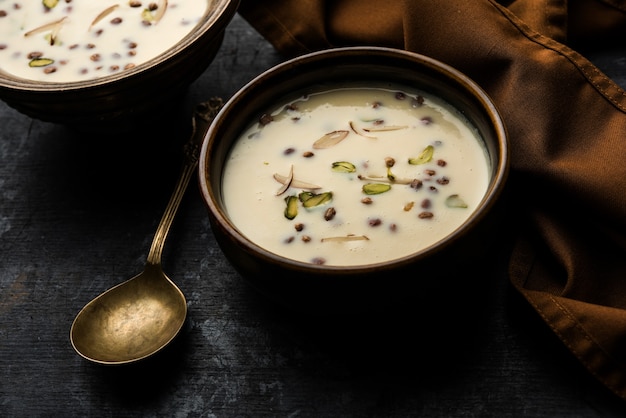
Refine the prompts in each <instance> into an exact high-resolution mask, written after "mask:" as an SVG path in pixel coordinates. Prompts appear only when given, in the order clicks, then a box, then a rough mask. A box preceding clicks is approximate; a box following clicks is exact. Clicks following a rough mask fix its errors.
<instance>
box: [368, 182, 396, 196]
mask: <svg viewBox="0 0 626 418" xmlns="http://www.w3.org/2000/svg"><path fill="white" fill-rule="evenodd" d="M389 190H391V185H390V184H386V183H367V184H364V185H363V193H365V194H380V193H385V192H387V191H389Z"/></svg>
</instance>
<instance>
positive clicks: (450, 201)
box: [446, 194, 467, 208]
mask: <svg viewBox="0 0 626 418" xmlns="http://www.w3.org/2000/svg"><path fill="white" fill-rule="evenodd" d="M446 206H447V207H449V208H466V207H467V203H465V201H464V200H463V199H461V197H459V195H458V194H452V195H450V196H448V197H447V198H446Z"/></svg>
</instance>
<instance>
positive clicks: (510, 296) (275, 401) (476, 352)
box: [0, 16, 626, 417]
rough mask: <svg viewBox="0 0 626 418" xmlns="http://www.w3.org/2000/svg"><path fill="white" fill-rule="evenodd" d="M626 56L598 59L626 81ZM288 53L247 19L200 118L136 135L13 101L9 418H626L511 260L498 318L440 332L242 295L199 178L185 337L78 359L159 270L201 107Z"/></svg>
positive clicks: (172, 270)
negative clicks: (133, 286) (121, 354)
mask: <svg viewBox="0 0 626 418" xmlns="http://www.w3.org/2000/svg"><path fill="white" fill-rule="evenodd" d="M623 57H624V53H623V51H618V52H615V51H612V52H606V53H597V54H595V55H594V56H593V59H594V61H595V62H597V63H598V65H600V66H601V68H603V69H605V70H606V72H607V73H608V74H609V75H611V76H613V77H614V78H615V79H616V80H618V81H619V82H620V83H621V84H622V85H626V60H625V59H624V58H623ZM281 59H282V58H281V57H280V56H279V55H277V54H276V53H275V51H274V50H273V49H272V47H271V46H270V45H269V44H268V43H267V42H265V41H264V40H263V39H262V38H260V36H259V35H258V34H257V33H256V32H254V31H253V29H251V28H250V26H248V25H247V23H245V22H244V21H243V20H242V19H241V18H240V17H239V16H236V17H235V19H234V20H233V22H232V24H231V25H230V26H229V28H228V31H227V34H226V39H225V41H224V44H223V46H222V48H221V51H220V53H219V55H218V56H217V58H216V60H215V61H214V62H213V64H212V65H211V67H210V68H209V69H208V70H207V71H206V73H205V74H204V75H203V76H202V77H201V79H199V80H198V81H197V82H196V83H194V84H193V85H192V87H191V89H190V91H189V94H188V95H187V97H186V98H185V106H184V108H183V109H182V111H181V115H182V116H184V117H182V116H181V115H178V116H177V115H173V117H172V122H169V123H168V122H164V121H157V122H156V123H157V124H158V126H153V125H154V123H155V122H153V121H150V120H146V121H145V122H146V128H145V132H143V134H142V135H140V136H137V137H135V138H127V137H124V136H121V137H120V136H113V135H104V136H103V135H98V134H97V133H77V132H73V131H70V130H68V129H67V128H65V127H62V126H57V125H52V124H49V123H44V122H40V121H37V120H32V119H30V118H29V117H26V116H24V115H22V114H20V113H18V112H16V111H14V110H13V109H11V108H9V107H8V106H6V105H5V104H4V103H0V254H1V258H0V289H1V290H0V416H4V417H14V416H15V417H39V416H94V417H96V416H110V417H123V416H168V417H169V416H171V417H174V416H176V417H185V416H203V417H231V416H237V417H261V416H276V417H321V416H329V417H331V416H332V417H339V416H342V417H343V416H346V417H347V416H358V417H365V416H380V417H401V416H402V417H404V416H427V417H451V416H455V417H460V416H468V417H490V416H493V417H573V416H577V417H594V416H603V417H606V416H615V417H617V416H626V406H625V405H624V404H623V403H622V402H621V401H619V400H618V399H616V398H615V397H614V396H613V395H612V394H610V393H609V392H608V391H606V390H605V389H604V388H603V387H602V386H600V385H599V384H598V383H596V381H595V380H594V379H593V378H592V377H590V376H589V375H588V374H587V372H586V371H585V370H583V368H582V367H581V366H580V365H579V364H578V363H577V362H576V361H575V360H574V359H573V358H572V357H571V356H570V354H569V353H568V352H567V351H566V350H565V349H564V347H562V346H561V344H560V343H559V342H558V341H557V340H556V338H555V337H554V336H553V335H552V334H551V333H550V332H549V331H548V330H546V328H545V327H544V325H543V323H542V322H541V321H539V320H538V319H537V317H536V316H535V314H534V313H533V312H532V311H531V310H530V309H529V308H528V307H527V306H526V304H525V303H524V302H523V301H521V300H520V298H519V297H518V296H517V295H516V294H515V293H514V292H512V291H511V290H510V288H509V285H508V283H507V281H506V277H505V272H504V269H503V268H502V265H494V266H486V268H485V271H484V272H478V273H476V272H474V273H473V274H471V276H478V277H479V278H481V279H483V280H486V283H488V284H489V286H488V287H487V288H488V289H489V290H488V291H487V292H486V293H485V295H484V296H485V297H484V304H483V305H482V306H477V307H465V309H467V312H468V313H467V314H460V315H458V316H456V317H454V316H453V317H450V318H443V319H441V318H440V320H439V322H437V323H433V321H432V319H433V315H432V314H429V313H428V311H426V312H422V311H420V310H419V309H417V310H416V312H415V315H414V316H403V317H398V316H392V317H391V318H380V317H378V318H376V317H358V316H357V317H354V318H343V319H340V318H335V319H334V320H320V319H314V318H306V317H302V316H298V315H294V314H292V313H289V312H284V311H282V310H281V309H279V308H276V307H274V306H272V305H268V304H267V303H266V301H265V300H264V299H262V298H259V297H258V296H257V295H256V294H255V293H253V292H252V291H251V290H250V289H248V288H247V286H245V285H244V284H243V283H242V281H241V279H240V278H239V276H238V275H237V274H236V273H235V272H234V270H233V269H232V267H231V266H230V265H229V264H228V262H227V261H226V260H225V258H224V257H223V255H222V254H221V252H220V250H219V248H218V247H217V245H216V243H215V240H214V238H213V235H212V233H211V229H210V227H209V225H208V220H207V215H206V210H205V208H204V206H203V204H202V202H201V200H200V196H199V193H198V191H197V187H194V183H193V182H192V187H190V189H189V191H188V194H187V195H186V196H185V199H184V201H183V206H182V207H181V210H180V211H179V214H178V217H177V219H176V220H175V222H174V227H173V230H172V232H171V233H170V236H169V238H168V241H167V242H166V246H165V252H164V261H163V263H164V268H165V270H166V272H167V273H168V275H169V276H170V277H171V278H172V279H173V280H174V281H175V282H176V283H177V284H178V285H179V286H180V287H181V288H182V290H183V292H184V293H185V294H186V296H187V298H188V303H189V318H188V321H187V323H186V325H185V328H184V329H183V332H182V334H181V335H180V338H178V339H177V340H176V341H175V343H174V344H173V346H171V347H170V348H168V349H167V350H165V351H164V352H163V353H162V354H161V355H159V356H157V357H155V358H154V359H152V360H149V361H146V362H144V363H140V364H137V365H135V366H130V367H100V366H96V365H93V364H91V363H88V362H86V361H85V360H83V359H82V358H80V357H79V356H78V355H76V353H75V352H74V351H73V350H72V347H71V344H70V342H69V329H70V325H71V322H72V320H73V318H74V316H75V315H76V313H77V312H78V311H79V310H80V309H81V308H82V306H83V305H84V304H85V303H86V302H88V301H89V300H90V299H91V298H93V297H95V296H96V295H97V294H99V293H100V292H102V291H104V290H105V289H107V288H109V287H111V286H113V285H115V284H117V283H119V282H121V281H123V280H125V279H127V278H130V277H131V276H132V275H134V274H135V273H138V272H139V271H141V269H142V268H143V264H144V262H145V257H146V256H147V251H148V249H149V246H150V242H151V240H152V236H153V233H154V231H155V229H156V226H157V223H158V221H159V219H160V217H161V214H162V212H163V210H164V208H165V205H166V203H167V200H168V198H169V195H170V193H171V192H172V188H173V186H174V182H175V180H176V178H177V175H178V170H179V167H180V157H181V154H180V145H181V143H182V141H183V140H184V139H185V137H186V129H187V127H188V124H187V122H188V120H187V115H190V109H191V107H192V105H193V104H194V103H196V102H198V101H201V100H206V99H207V98H209V97H211V96H214V95H217V96H221V97H223V98H228V97H230V95H232V94H233V93H234V92H235V91H236V90H237V89H238V88H240V87H241V86H243V85H244V84H245V83H246V82H247V81H249V80H250V79H252V78H253V77H254V76H255V75H257V74H259V73H260V72H262V71H263V70H265V69H267V68H269V67H270V66H271V65H273V64H276V63H278V62H280V61H281ZM181 118H182V119H183V121H182V122H181ZM174 121H178V122H174ZM162 124H165V125H162Z"/></svg>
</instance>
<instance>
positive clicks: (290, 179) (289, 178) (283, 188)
mask: <svg viewBox="0 0 626 418" xmlns="http://www.w3.org/2000/svg"><path fill="white" fill-rule="evenodd" d="M274 178H276V176H274ZM292 182H293V165H292V166H291V168H290V169H289V175H288V176H287V178H286V179H285V182H284V183H283V185H282V186H281V187H280V189H278V191H277V192H276V196H280V195H281V194H283V193H285V192H286V191H287V189H289V187H291V183H292Z"/></svg>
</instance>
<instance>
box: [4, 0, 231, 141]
mask: <svg viewBox="0 0 626 418" xmlns="http://www.w3.org/2000/svg"><path fill="white" fill-rule="evenodd" d="M206 1H208V4H209V6H208V9H207V11H206V13H205V15H204V16H203V17H202V18H201V19H200V20H199V22H198V23H197V24H196V25H195V26H194V27H193V29H191V30H190V32H188V33H187V34H186V35H185V36H184V37H183V38H182V39H181V40H180V41H179V42H177V43H176V44H175V45H173V46H172V47H170V48H169V49H167V50H165V51H164V52H162V53H160V54H159V55H157V56H155V57H154V58H152V59H149V60H148V61H146V62H143V63H137V65H136V66H134V67H133V68H131V69H126V70H124V71H118V72H115V73H111V74H107V75H102V76H99V77H97V78H92V79H88V80H76V81H64V82H61V81H59V82H55V81H36V80H30V79H25V78H20V77H17V76H15V75H14V74H10V73H8V72H7V71H3V70H2V66H0V99H2V100H3V101H4V102H6V103H7V104H8V105H9V106H11V107H13V108H15V109H16V110H18V111H19V112H21V113H24V114H26V115H28V116H30V117H32V118H36V119H40V120H43V121H47V122H53V123H59V124H64V125H69V126H72V127H77V128H79V129H80V128H82V129H84V130H87V131H92V132H94V131H96V130H98V129H100V128H104V129H109V128H111V127H114V128H122V129H124V128H126V127H128V126H130V127H134V126H141V125H142V124H144V125H145V123H146V121H147V120H148V121H150V120H154V119H153V118H154V117H155V115H160V114H161V113H164V112H166V111H169V110H171V109H175V108H176V105H175V103H177V102H178V101H177V100H176V99H178V98H182V96H183V95H184V93H185V92H186V89H187V87H188V86H189V85H190V84H191V83H192V82H193V81H194V80H196V79H197V78H198V77H199V76H200V75H201V74H202V73H203V72H204V71H205V70H206V68H207V67H208V66H209V64H210V63H211V62H212V60H213V58H214V57H215V55H216V54H217V52H218V50H219V48H220V46H221V44H222V41H223V38H224V34H225V28H226V26H227V25H228V23H229V22H230V21H231V19H232V18H233V16H234V15H235V13H236V11H237V8H238V6H239V1H238V0H206ZM136 3H137V4H141V2H136ZM144 3H145V4H147V2H144ZM171 3H172V2H171V1H170V5H171ZM64 4H65V3H59V6H58V7H65V6H61V5H64ZM155 4H156V2H155ZM141 7H144V6H143V5H142V6H141ZM12 12H13V10H9V11H8V13H9V14H10V13H12ZM113 16H114V14H110V15H109V16H107V17H106V18H104V19H103V23H104V20H106V23H107V24H108V19H112V18H113ZM7 19H8V17H6V18H4V20H7ZM41 36H44V35H41ZM84 42H88V41H84ZM2 43H3V42H2V41H0V44H2ZM5 48H7V46H6V45H5Z"/></svg>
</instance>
